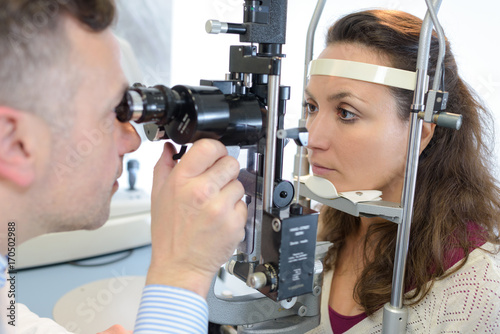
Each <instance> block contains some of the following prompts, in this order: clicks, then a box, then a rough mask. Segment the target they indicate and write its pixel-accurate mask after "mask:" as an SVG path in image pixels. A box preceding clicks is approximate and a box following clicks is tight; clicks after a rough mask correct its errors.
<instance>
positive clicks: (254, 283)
mask: <svg viewBox="0 0 500 334" xmlns="http://www.w3.org/2000/svg"><path fill="white" fill-rule="evenodd" d="M266 284H267V277H266V274H264V273H263V272H260V271H258V272H256V273H253V274H252V275H251V276H250V279H249V280H248V286H249V287H251V288H253V289H261V288H263V287H265V286H266Z"/></svg>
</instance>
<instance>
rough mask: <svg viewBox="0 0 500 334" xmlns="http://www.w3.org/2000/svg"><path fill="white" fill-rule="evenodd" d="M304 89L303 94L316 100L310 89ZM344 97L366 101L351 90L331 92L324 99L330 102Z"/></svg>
mask: <svg viewBox="0 0 500 334" xmlns="http://www.w3.org/2000/svg"><path fill="white" fill-rule="evenodd" d="M304 91H305V95H307V96H309V97H310V98H311V99H313V100H315V101H316V98H315V97H314V95H313V94H312V93H311V91H310V90H309V89H307V88H306V89H305V90H304ZM346 97H349V98H354V99H357V100H360V101H361V102H364V103H366V100H364V99H362V98H361V97H359V96H357V95H356V94H353V93H352V92H349V91H340V92H338V93H334V94H331V95H329V96H328V97H327V99H326V100H327V101H328V102H331V101H335V100H340V99H343V98H346Z"/></svg>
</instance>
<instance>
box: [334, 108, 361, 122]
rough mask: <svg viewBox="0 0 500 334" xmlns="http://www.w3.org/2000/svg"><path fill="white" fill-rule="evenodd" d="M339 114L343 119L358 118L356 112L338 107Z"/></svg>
mask: <svg viewBox="0 0 500 334" xmlns="http://www.w3.org/2000/svg"><path fill="white" fill-rule="evenodd" d="M338 115H339V118H340V119H341V120H342V121H345V122H352V121H354V120H356V119H357V116H356V114H354V113H352V112H350V111H349V110H346V109H343V108H338Z"/></svg>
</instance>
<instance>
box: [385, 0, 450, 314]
mask: <svg viewBox="0 0 500 334" xmlns="http://www.w3.org/2000/svg"><path fill="white" fill-rule="evenodd" d="M434 3H435V4H434V6H435V8H439V6H440V5H441V0H434ZM431 34H432V21H431V19H430V15H429V13H427V14H426V16H425V18H424V22H423V24H422V30H421V33H420V42H419V43H420V44H419V50H418V58H417V70H418V71H419V74H420V75H421V76H419V78H420V77H426V76H427V66H428V57H429V51H430V41H431ZM426 82H427V80H420V81H419V80H418V79H417V87H416V89H415V95H414V101H413V102H414V103H413V105H414V106H416V107H417V108H416V109H414V110H413V112H412V113H411V117H410V130H409V145H408V154H407V162H406V173H405V182H404V188H403V194H402V199H401V203H402V205H403V220H402V223H401V225H399V227H398V236H397V244H396V255H395V259H394V269H393V278H392V294H391V305H392V306H393V307H396V308H402V307H403V293H404V272H405V267H406V256H407V253H408V243H409V237H410V228H411V220H412V215H413V202H414V196H415V184H416V178H417V168H418V160H419V155H420V140H421V136H422V122H423V121H422V120H421V119H419V118H418V114H417V112H416V110H417V109H418V106H420V105H421V106H423V105H424V95H425V92H426V90H427V87H426V86H427V84H426Z"/></svg>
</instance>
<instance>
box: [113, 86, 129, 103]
mask: <svg viewBox="0 0 500 334" xmlns="http://www.w3.org/2000/svg"><path fill="white" fill-rule="evenodd" d="M121 86H122V88H121V89H120V91H119V93H118V94H116V96H114V98H113V99H112V100H111V104H113V105H112V106H111V107H112V108H115V107H116V106H117V105H118V104H119V103H120V101H121V100H122V99H123V95H125V93H126V92H127V90H128V89H129V85H128V83H123V84H122V85H121Z"/></svg>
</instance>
